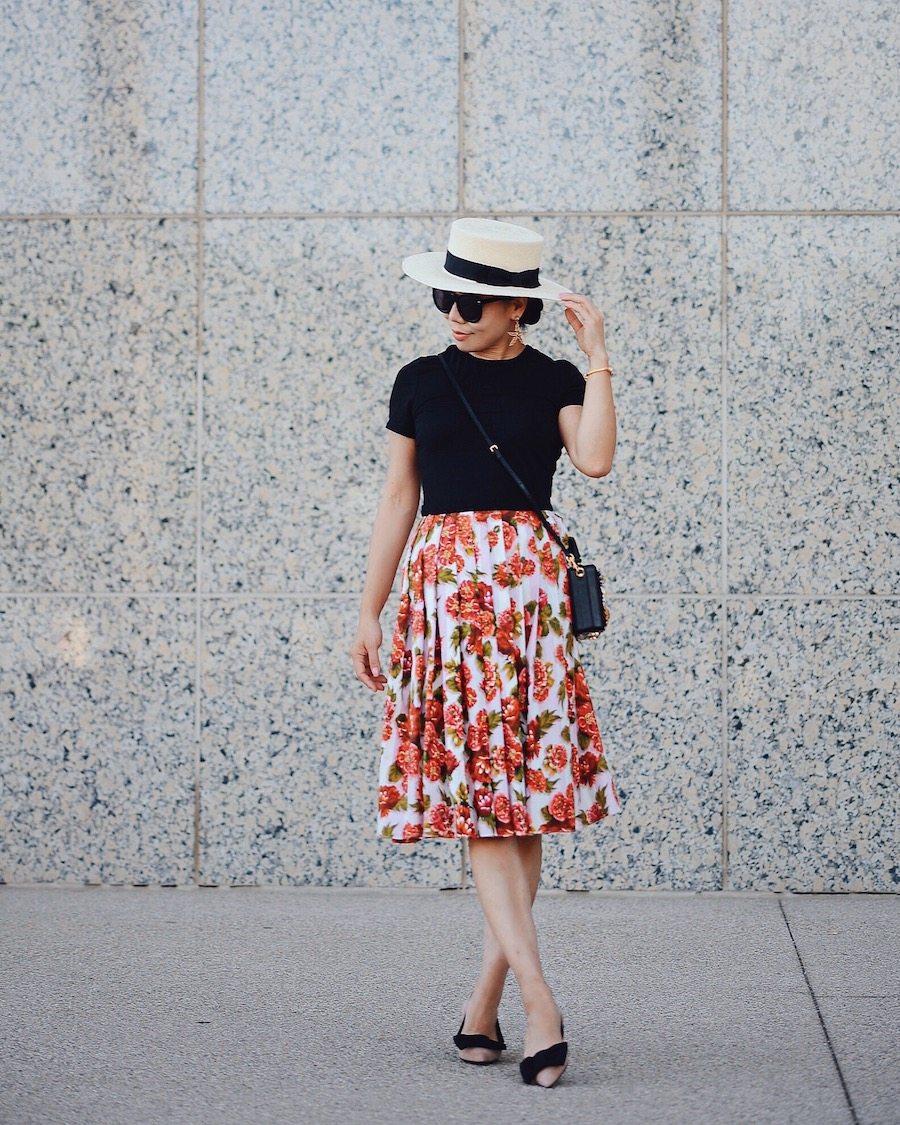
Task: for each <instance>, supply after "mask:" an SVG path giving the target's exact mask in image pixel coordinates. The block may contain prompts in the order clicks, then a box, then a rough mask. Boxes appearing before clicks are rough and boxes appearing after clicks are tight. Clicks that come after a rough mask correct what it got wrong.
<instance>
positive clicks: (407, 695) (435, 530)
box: [351, 219, 621, 1086]
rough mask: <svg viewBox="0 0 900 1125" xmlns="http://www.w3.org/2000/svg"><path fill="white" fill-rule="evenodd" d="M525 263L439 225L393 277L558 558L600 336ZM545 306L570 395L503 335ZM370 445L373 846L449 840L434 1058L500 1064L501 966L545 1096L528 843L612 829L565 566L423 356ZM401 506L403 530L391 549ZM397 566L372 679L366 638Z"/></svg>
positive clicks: (597, 406)
mask: <svg viewBox="0 0 900 1125" xmlns="http://www.w3.org/2000/svg"><path fill="white" fill-rule="evenodd" d="M542 246H543V238H541V236H540V235H538V234H535V233H534V232H532V231H529V230H527V229H526V228H523V227H520V226H517V225H515V224H513V223H504V222H498V221H495V220H492V219H458V220H456V221H455V222H454V223H453V224H452V226H451V231H450V239H449V242H448V247H447V252H446V255H445V254H443V253H426V254H416V255H413V256H412V257H410V258H407V259H405V261H404V262H403V269H404V272H405V273H406V274H407V275H409V276H410V277H412V278H414V279H415V280H417V281H419V282H422V283H423V284H425V285H429V286H431V287H432V290H433V298H434V302H435V304H436V305H437V307H438V309H439V310H440V311H441V312H442V313H443V315H444V317H445V319H446V321H447V325H448V327H449V329H450V333H451V335H452V338H453V344H452V345H450V346H449V347H448V348H447V350H446V351H445V352H444V353H443V357H444V361H446V362H448V363H449V364H450V366H451V369H452V370H453V372H454V374H455V377H456V379H457V380H458V383H459V387H460V390H461V391H462V392H463V394H464V395H465V396H466V398H467V399H468V400H469V402H470V403H471V406H472V409H473V410H474V412H475V414H476V416H477V417H478V418H479V420H480V422H481V423H482V425H483V426H484V428H485V429H486V430H487V432H488V434H489V435H490V438H491V439H492V441H494V442H496V443H498V444H499V446H500V448H501V449H502V451H503V452H504V454H505V456H506V458H507V459H508V460H509V461H510V462H511V463H512V465H513V467H514V468H515V470H516V472H517V473H518V474H519V475H520V477H521V478H522V479H523V481H524V483H525V484H526V485H527V486H528V489H529V492H530V493H531V495H532V497H533V498H534V501H535V502H536V503H537V504H538V505H540V507H541V508H542V509H544V510H546V518H547V519H548V521H549V522H550V523H551V524H552V526H553V527H554V528H555V530H556V531H557V532H558V533H559V534H560V536H561V537H562V538H563V539H564V538H565V534H566V529H565V526H564V524H563V521H562V519H561V518H560V517H559V515H558V514H557V513H555V512H553V511H552V510H550V493H551V484H552V478H553V473H554V469H555V467H556V462H557V459H558V457H559V455H560V453H561V451H562V447H563V446H565V448H566V451H567V453H568V456H569V458H570V459H571V461H572V463H573V464H574V465H575V467H576V468H577V469H579V470H580V471H581V472H583V473H585V474H586V475H587V476H590V477H602V476H605V475H606V474H607V473H609V471H610V468H611V466H612V459H613V452H614V450H615V442H616V416H615V408H614V405H613V397H612V386H611V376H612V371H611V369H610V367H609V365H608V357H607V353H606V341H605V337H604V323H603V316H602V314H601V313H600V312H599V310H598V309H597V308H596V307H595V306H594V305H593V304H592V303H591V301H590V300H589V299H588V298H587V297H583V296H579V295H577V294H574V293H570V292H567V291H565V290H564V289H563V287H562V286H560V285H558V284H557V283H555V282H552V281H549V280H541V279H540V276H539V271H540V258H541V250H542ZM546 299H549V300H557V301H560V302H561V303H562V305H563V307H564V309H565V316H566V319H567V321H568V323H569V325H570V326H571V327H572V329H573V331H574V333H575V337H576V339H577V341H578V344H579V346H580V347H581V349H582V351H583V352H584V353H585V354H586V355H587V357H588V371H587V373H586V374H585V375H584V376H582V374H581V373H580V371H579V370H578V368H576V367H575V366H574V365H573V364H571V363H569V362H568V361H566V360H559V361H554V360H552V359H550V358H549V357H548V356H545V355H543V354H542V353H541V352H539V351H537V350H535V349H534V348H531V347H530V346H528V345H526V344H525V342H524V338H523V334H522V326H523V325H526V324H532V323H535V322H536V321H537V320H538V318H539V317H540V315H541V311H542V307H543V300H546ZM387 428H388V430H389V431H390V434H389V468H388V474H387V482H386V484H385V487H384V491H383V494H382V497H381V501H380V504H379V507H378V511H377V514H376V517H375V526H374V529H373V532H372V540H371V545H370V548H369V560H368V569H367V575H366V580H365V586H364V590H363V595H362V605H361V610H360V618H359V626H358V630H357V634H356V639H355V641H354V643H353V647H352V650H351V655H352V658H353V664H354V669H355V672H356V675H357V677H358V678H359V679H360V680H361V681H362V682H363V683H364V684H365V685H366V686H367V687H369V688H370V689H372V690H373V691H385V692H386V699H385V712H384V719H385V721H384V729H383V734H382V757H381V769H380V778H379V782H380V786H379V813H378V820H379V826H380V829H381V834H382V836H384V837H385V838H387V839H389V840H392V841H395V842H405V843H409V842H412V841H415V840H420V839H423V838H443V839H459V838H465V839H466V840H467V841H468V846H469V858H470V862H471V866H472V872H473V875H474V879H475V885H476V889H477V892H478V897H479V901H480V903H481V907H482V910H483V913H484V917H485V926H484V959H483V965H482V970H481V975H480V977H479V979H478V981H477V982H476V984H475V987H474V989H473V991H472V994H471V996H470V997H469V1000H468V1003H467V1005H466V1007H465V1010H464V1012H463V1020H462V1023H461V1024H460V1028H459V1031H458V1032H457V1034H456V1036H454V1043H455V1044H456V1046H457V1048H458V1049H459V1057H460V1058H461V1059H462V1060H463V1061H465V1062H469V1063H475V1064H477V1065H486V1064H488V1063H492V1062H496V1061H497V1060H498V1059H499V1057H500V1053H501V1051H502V1050H504V1049H505V1046H506V1045H505V1043H504V1041H503V1036H502V1033H501V1031H500V1024H499V1020H498V1010H499V1006H500V999H501V996H502V993H503V987H504V983H505V980H506V976H507V972H508V970H509V968H510V967H511V968H512V970H513V972H514V973H515V975H516V979H517V981H518V984H519V988H520V991H521V995H522V1000H523V1003H524V1007H525V1014H526V1017H527V1023H526V1032H525V1044H524V1056H525V1057H524V1058H523V1060H522V1062H521V1063H520V1071H521V1075H522V1078H523V1080H524V1081H525V1082H527V1083H530V1084H536V1085H541V1086H552V1085H555V1083H556V1082H557V1081H558V1079H559V1078H560V1076H561V1075H562V1072H563V1071H564V1070H565V1068H566V1065H567V1056H568V1046H567V1044H566V1042H565V1040H564V1028H563V1020H562V1013H561V1012H560V1009H559V1006H558V1005H557V1003H556V1001H555V999H554V997H553V994H552V992H551V990H550V987H549V985H548V984H547V981H546V980H545V978H544V974H543V971H542V968H541V962H540V957H539V953H538V940H537V934H536V931H535V926H534V920H533V917H532V903H533V901H534V897H535V894H536V893H537V888H538V884H539V881H540V872H541V838H542V835H543V834H544V833H545V832H573V831H575V828H576V825H577V824H583V825H587V824H593V823H596V822H597V821H599V820H601V819H603V818H604V817H606V816H610V815H613V814H615V813H618V812H619V811H620V809H621V804H620V802H619V798H618V794H617V793H616V788H615V784H614V781H613V778H612V776H611V774H610V771H609V769H608V766H607V763H606V758H605V755H604V750H603V745H602V742H601V738H600V731H599V729H598V726H597V720H596V717H595V715H594V710H593V707H592V705H591V699H590V695H589V692H588V687H587V683H586V681H585V677H584V671H583V669H582V666H581V664H580V662H579V660H578V658H577V656H576V655H575V652H574V645H573V635H572V631H571V624H570V620H569V605H568V601H567V592H568V591H567V575H566V566H565V558H564V555H563V552H562V550H561V549H560V548H559V547H558V546H557V544H556V543H555V542H554V541H553V539H552V538H551V536H550V535H549V534H547V532H546V530H545V528H544V526H543V525H542V524H541V521H540V519H539V518H538V516H537V515H536V513H535V511H534V510H533V509H531V507H530V505H529V504H528V502H527V501H526V499H525V497H524V495H523V493H522V491H521V490H520V489H519V487H518V486H517V485H516V484H515V482H514V481H513V479H512V478H511V477H510V476H509V474H508V473H506V471H505V470H504V469H503V467H502V465H501V464H500V463H499V461H498V460H497V459H496V457H494V456H493V455H492V453H491V451H490V450H489V448H488V446H487V444H486V443H485V442H484V440H483V438H482V436H481V435H480V433H479V431H478V429H477V427H476V425H475V424H474V422H473V421H472V418H471V417H470V416H469V414H468V413H467V412H466V409H465V407H464V405H463V403H462V401H461V399H460V397H459V395H458V392H457V391H456V390H455V389H454V387H453V384H452V381H451V380H450V378H449V376H448V374H447V371H446V369H445V367H444V362H442V357H441V356H424V357H420V358H419V359H417V360H414V361H413V362H412V363H409V364H407V365H406V366H405V367H403V368H402V369H401V370H400V372H399V373H398V375H397V377H396V379H395V382H394V386H393V390H392V392H391V399H390V410H389V418H388V423H387ZM420 488H421V490H422V494H423V504H422V512H421V516H422V518H421V519H420V520H419V523H418V526H417V528H416V531H415V534H414V535H413V536H412V538H411V540H409V535H410V531H411V530H412V527H413V523H414V522H415V520H416V515H417V509H418V505H419V494H420ZM408 540H409V542H408ZM404 548H405V550H404ZM401 555H402V556H403V564H402V568H401V591H400V608H399V613H398V618H397V622H396V626H395V629H394V634H393V645H392V649H391V654H390V657H389V658H388V661H387V665H386V671H382V670H381V669H382V662H381V659H380V656H379V650H380V648H381V644H382V632H381V627H380V623H379V620H380V616H381V612H382V610H383V608H384V605H385V602H386V600H387V598H388V595H389V593H390V589H391V586H392V583H393V579H394V576H395V574H396V570H397V565H398V562H400V559H401Z"/></svg>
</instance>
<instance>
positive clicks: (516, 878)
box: [469, 836, 562, 1084]
mask: <svg viewBox="0 0 900 1125" xmlns="http://www.w3.org/2000/svg"><path fill="white" fill-rule="evenodd" d="M469 857H470V860H471V863H472V874H473V875H474V876H475V887H476V889H477V891H478V897H479V900H480V902H481V908H482V910H483V911H484V916H485V918H486V919H487V921H488V923H489V924H490V927H491V930H492V931H493V934H494V937H495V938H496V940H497V944H498V945H499V947H500V949H501V951H502V953H503V956H504V957H505V958H506V960H507V962H508V963H509V966H510V968H511V969H512V971H513V972H514V973H515V975H516V980H517V982H518V985H519V991H520V992H521V994H522V1003H523V1004H524V1006H525V1015H526V1018H527V1021H528V1022H527V1025H526V1029H525V1054H526V1055H533V1054H535V1053H536V1052H537V1051H540V1050H543V1049H544V1048H545V1047H549V1046H550V1045H551V1044H553V1043H556V1042H558V1041H559V1037H560V1018H561V1013H560V1010H559V1006H558V1005H557V1003H556V1001H555V1000H554V998H553V993H552V992H551V991H550V986H549V985H548V984H547V981H546V980H545V978H544V971H543V969H542V968H541V958H540V951H539V949H538V938H537V931H536V929H535V926H534V918H533V916H532V913H531V903H532V897H533V896H532V891H531V883H530V880H529V870H528V867H527V866H526V863H525V859H524V856H523V854H522V852H521V850H520V849H519V847H518V846H517V844H516V840H515V838H514V837H508V836H507V837H502V838H497V837H473V838H471V839H470V840H469ZM561 1072H562V1068H561V1067H553V1068H550V1067H547V1068H545V1070H542V1071H541V1072H540V1075H539V1080H540V1081H541V1082H542V1084H549V1083H550V1082H552V1081H553V1080H554V1079H555V1078H556V1077H557V1075H559V1074H560V1073H561Z"/></svg>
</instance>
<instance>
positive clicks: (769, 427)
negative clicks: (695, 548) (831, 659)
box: [727, 215, 900, 594]
mask: <svg viewBox="0 0 900 1125" xmlns="http://www.w3.org/2000/svg"><path fill="white" fill-rule="evenodd" d="M898 247H900V219H898V218H897V217H896V216H882V217H878V216H855V215H844V216H833V217H832V216H829V217H821V218H815V217H806V218H793V217H788V216H772V217H765V218H763V217H759V218H758V217H753V218H751V217H746V218H735V219H731V220H730V221H729V257H728V290H729V308H728V318H729V329H728V339H729V353H728V422H727V427H728V579H729V589H730V590H731V591H733V592H737V593H757V592H759V593H782V592H784V593H809V594H824V593H831V592H836V593H874V594H887V593H897V592H898V591H900V555H898V553H897V548H896V543H897V529H898V527H900V493H898V490H897V487H896V484H897V434H898V432H900V387H898V380H897V371H898V369H900V333H898V331H897V293H898V292H900V254H898Z"/></svg>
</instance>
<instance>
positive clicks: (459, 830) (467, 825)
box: [456, 805, 475, 836]
mask: <svg viewBox="0 0 900 1125" xmlns="http://www.w3.org/2000/svg"><path fill="white" fill-rule="evenodd" d="M456 834H457V835H458V836H474V835H475V825H474V824H473V823H472V810H471V809H470V808H469V807H468V806H467V805H458V806H457V809H456Z"/></svg>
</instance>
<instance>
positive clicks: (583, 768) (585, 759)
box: [577, 750, 600, 785]
mask: <svg viewBox="0 0 900 1125" xmlns="http://www.w3.org/2000/svg"><path fill="white" fill-rule="evenodd" d="M577 761H578V784H579V785H590V783H591V782H592V781H593V780H594V777H595V776H596V774H597V767H598V765H599V764H600V758H599V757H598V755H596V754H595V753H594V752H593V751H592V750H588V751H586V753H584V754H582V755H581V757H580V758H578V759H577Z"/></svg>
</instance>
